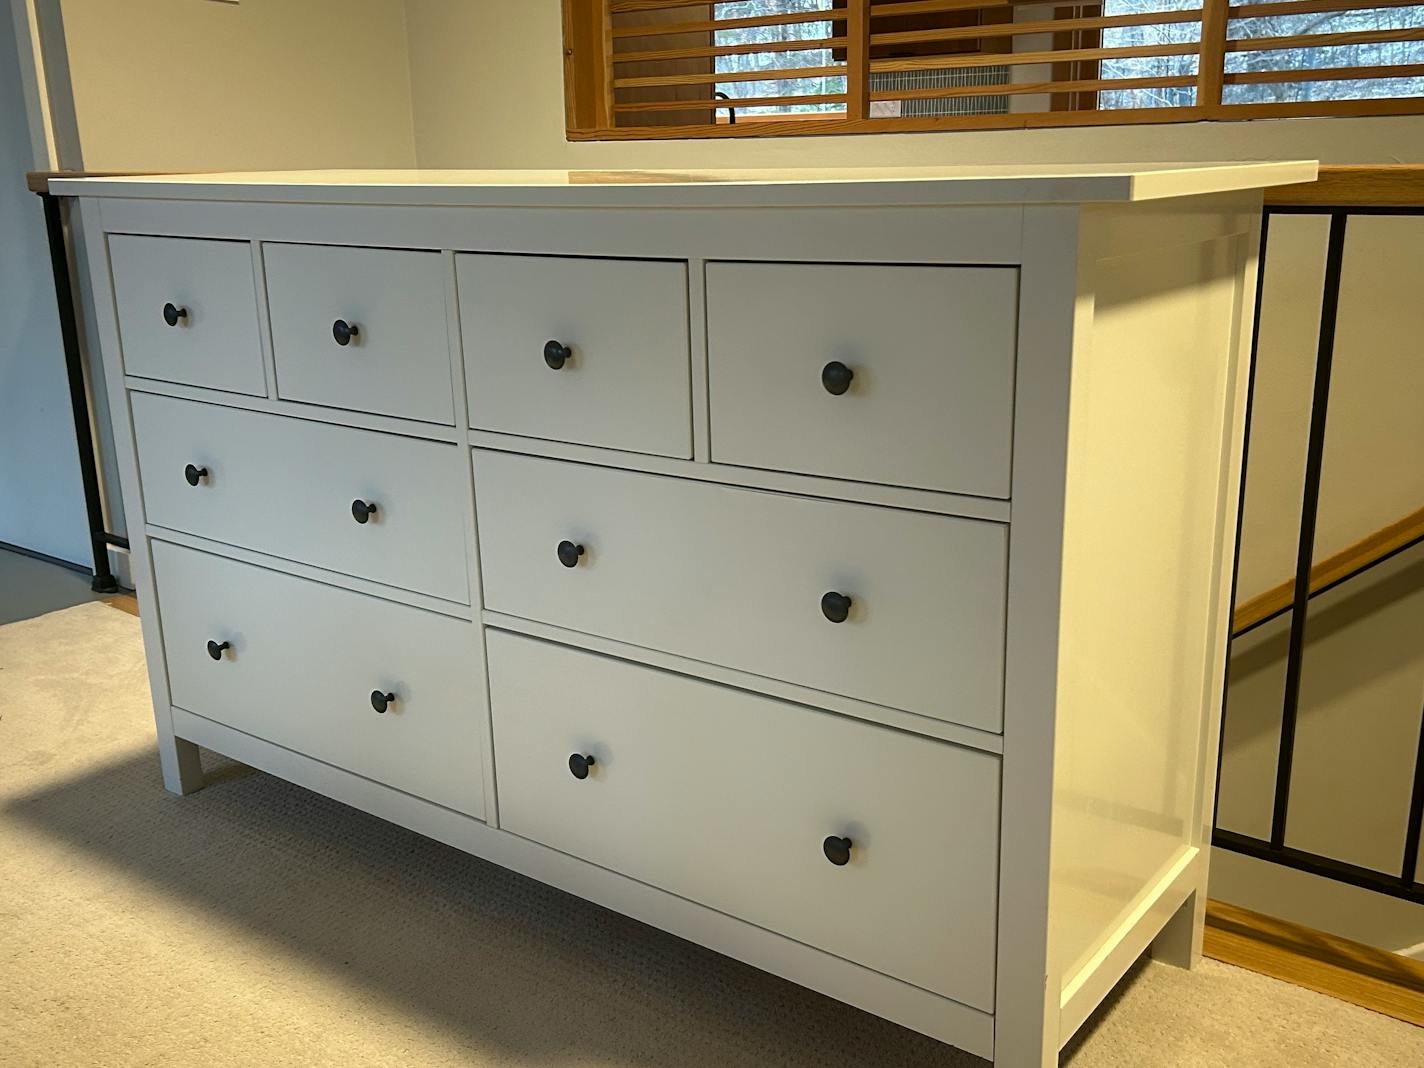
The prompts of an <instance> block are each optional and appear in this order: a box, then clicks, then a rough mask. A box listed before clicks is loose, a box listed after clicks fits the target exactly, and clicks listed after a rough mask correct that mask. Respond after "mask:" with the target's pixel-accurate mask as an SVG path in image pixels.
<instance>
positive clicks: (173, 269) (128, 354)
mask: <svg viewBox="0 0 1424 1068" xmlns="http://www.w3.org/2000/svg"><path fill="white" fill-rule="evenodd" d="M109 261H110V264H111V265H112V270H113V276H114V304H115V306H116V308H117V311H118V318H119V338H120V341H121V343H122V345H123V361H124V371H125V372H126V373H127V374H131V375H136V376H138V377H140V378H156V379H162V380H163V381H166V382H183V383H186V384H188V385H192V386H207V387H208V388H210V389H220V390H224V391H226V392H228V393H247V394H251V395H253V396H259V397H261V396H266V395H267V379H266V375H265V373H264V372H263V370H262V342H261V339H260V337H259V335H258V319H257V283H256V280H255V278H254V275H253V270H252V246H251V245H250V244H249V243H248V242H246V241H208V240H199V239H196V238H187V237H145V236H141V235H137V234H114V235H113V236H111V237H110V238H109Z"/></svg>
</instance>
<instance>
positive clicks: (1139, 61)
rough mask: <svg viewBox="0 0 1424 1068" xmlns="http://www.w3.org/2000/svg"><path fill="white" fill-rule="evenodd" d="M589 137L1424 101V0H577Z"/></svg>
mask: <svg viewBox="0 0 1424 1068" xmlns="http://www.w3.org/2000/svg"><path fill="white" fill-rule="evenodd" d="M564 25H565V73H566V81H567V85H566V93H565V99H566V105H567V113H568V127H569V136H570V137H571V138H575V139H614V138H646V137H699V136H701V137H727V136H730V137H736V136H754V135H771V134H795V133H850V132H872V131H876V130H886V131H890V130H948V129H992V128H996V127H998V128H1009V127H1023V126H1069V125H1108V124H1118V123H1136V122H1180V121H1191V120H1201V119H1233V118H1254V117H1257V116H1268V115H1301V114H1398V113H1404V112H1424V0H1372V2H1371V0H1365V2H1363V3H1362V2H1360V0H1260V2H1255V3H1252V2H1249V0H1248V2H1241V0H1238V2H1235V3H1233V2H1232V0H1098V2H1096V3H1083V2H1080V0H727V2H722V3H710V2H708V0H564Z"/></svg>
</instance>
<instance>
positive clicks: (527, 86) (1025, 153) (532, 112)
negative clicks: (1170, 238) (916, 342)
mask: <svg viewBox="0 0 1424 1068" xmlns="http://www.w3.org/2000/svg"><path fill="white" fill-rule="evenodd" d="M406 8H407V24H408V29H409V34H410V55H411V83H412V95H413V99H414V108H415V144H416V154H417V156H418V158H419V160H420V165H421V166H422V167H588V168H600V167H615V168H616V167H699V166H701V167H739V166H759V165H766V166H772V165H795V166H838V165H847V164H851V165H853V164H857V163H859V164H906V165H910V164H921V163H923V164H933V163H990V162H1005V163H1012V162H1022V161H1026V160H1029V161H1033V162H1073V161H1087V162H1101V163H1111V162H1122V161H1140V160H1153V161H1159V160H1183V159H1192V160H1204V159H1285V158H1310V159H1322V160H1325V161H1327V162H1332V161H1333V162H1342V163H1343V162H1351V163H1355V162H1358V163H1366V162H1369V163H1383V162H1392V161H1403V162H1424V118H1415V117H1407V118H1383V119H1293V120H1280V121H1271V122H1264V121H1257V122H1250V123H1242V122H1236V123H1194V124H1189V125H1188V124H1183V125H1168V126H1126V127H1120V128H1118V129H1106V128H1103V129H1097V128H1090V129H1070V130H1011V131H997V132H984V133H979V132H972V133H971V132H958V133H946V134H899V135H890V134H876V135H862V136H859V137H790V138H751V139H735V140H716V141H708V140H702V141H654V142H604V143H597V144H587V143H584V144H568V143H567V142H566V141H565V140H564V117H563V61H562V58H561V57H562V52H561V28H560V26H561V23H560V14H559V10H560V9H559V0H516V2H511V0H407V4H406Z"/></svg>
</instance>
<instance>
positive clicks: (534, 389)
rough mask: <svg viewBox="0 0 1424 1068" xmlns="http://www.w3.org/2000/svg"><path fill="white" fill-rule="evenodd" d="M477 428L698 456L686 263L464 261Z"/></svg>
mask: <svg viewBox="0 0 1424 1068" xmlns="http://www.w3.org/2000/svg"><path fill="white" fill-rule="evenodd" d="M455 264H456V268H455V270H456V279H457V282H458V285H459V290H460V333H461V336H462V338H463V342H464V352H465V381H466V385H467V388H468V390H469V404H470V426H472V427H474V428H475V429H477V430H492V431H497V432H499V433H504V434H520V435H523V436H526V437H533V438H547V439H549V440H552V441H567V442H574V443H576V444H580V445H596V446H601V447H603V448H610V449H626V450H628V451H630V452H642V453H655V454H658V455H662V456H677V457H683V458H686V457H690V456H691V455H692V387H691V364H690V356H689V348H688V318H687V265H686V264H685V263H681V262H677V261H672V260H621V259H595V258H584V257H570V256H509V255H477V254H475V253H461V254H460V255H457V256H456V257H455Z"/></svg>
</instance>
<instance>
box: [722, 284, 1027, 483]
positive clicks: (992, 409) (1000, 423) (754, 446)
mask: <svg viewBox="0 0 1424 1068" xmlns="http://www.w3.org/2000/svg"><path fill="white" fill-rule="evenodd" d="M1017 304H1018V273H1017V272H1016V271H1014V270H1012V269H1010V268H1004V267H881V266H843V265H836V264H778V263H709V264H708V265H707V362H708V383H709V398H710V406H711V428H712V460H713V461H714V462H717V463H725V464H733V465H736V466H740V467H760V468H767V469H769V470H774V471H795V472H800V473H803V474H809V475H828V476H832V477H835V478H844V479H852V480H855V481H860V482H880V483H885V484H889V485H896V486H911V487H917V488H922V489H931V490H947V491H951V492H955V493H965V494H972V495H975V496H980V497H1000V498H1004V497H1008V496H1009V460H1010V452H1011V446H1012V436H1013V414H1014V356H1015V346H1016V340H1015V338H1016V331H1017V328H1016V322H1015V320H1016V318H1017Z"/></svg>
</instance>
